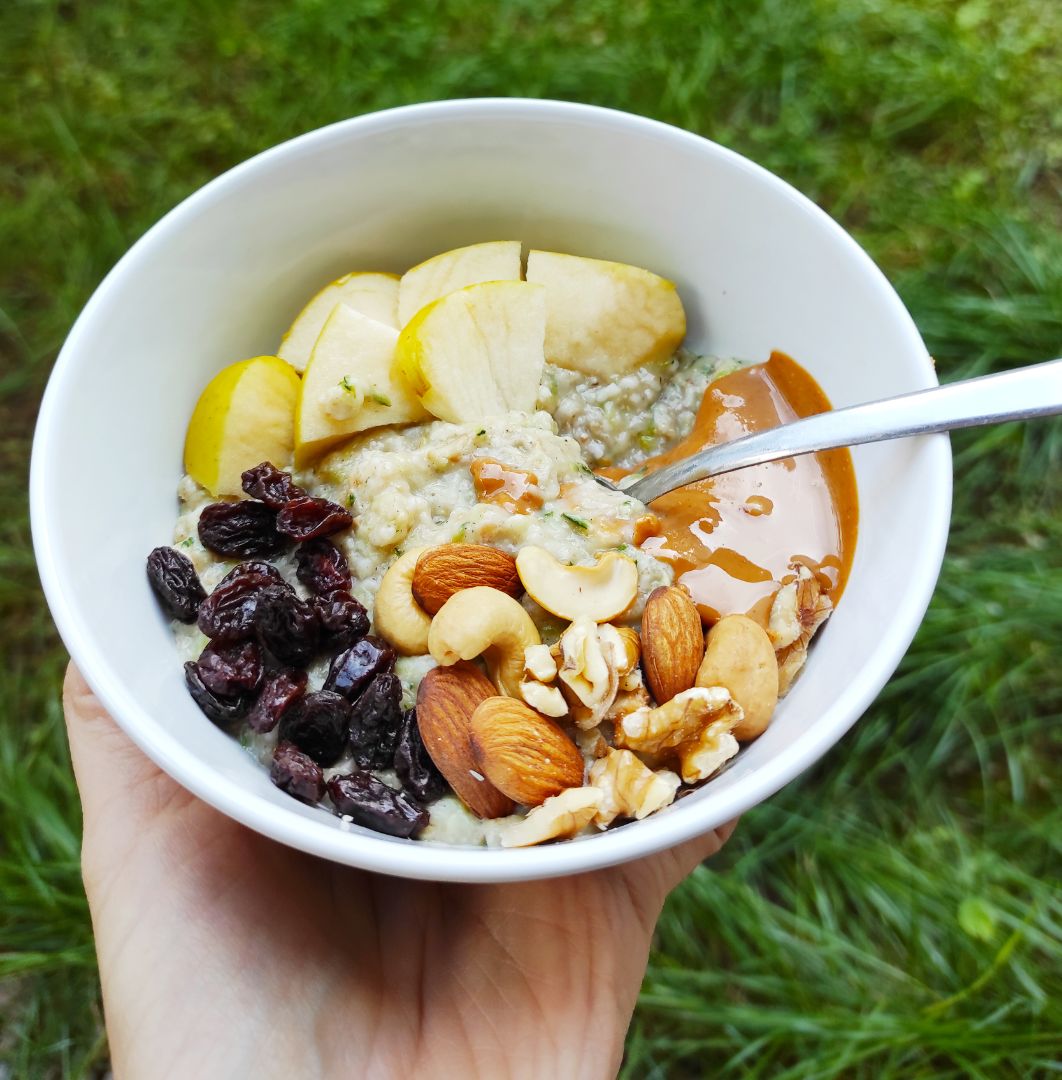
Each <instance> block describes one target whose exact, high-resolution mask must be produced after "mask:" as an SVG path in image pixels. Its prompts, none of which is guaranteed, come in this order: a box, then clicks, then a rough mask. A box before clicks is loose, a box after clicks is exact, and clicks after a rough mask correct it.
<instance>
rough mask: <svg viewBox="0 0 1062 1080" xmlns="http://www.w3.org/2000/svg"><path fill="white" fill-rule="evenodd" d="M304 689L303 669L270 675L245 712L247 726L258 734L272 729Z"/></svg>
mask: <svg viewBox="0 0 1062 1080" xmlns="http://www.w3.org/2000/svg"><path fill="white" fill-rule="evenodd" d="M305 689H306V672H305V671H278V672H276V673H275V674H273V675H270V676H269V677H268V678H267V679H266V680H265V682H264V683H263V684H262V689H261V691H260V692H259V694H258V697H257V698H255V702H254V704H253V705H252V706H251V711H250V712H249V713H248V714H247V726H248V727H249V728H250V729H251V730H252V731H257V732H258V733H259V734H262V733H264V732H267V731H272V730H273V728H275V727H276V726H277V724H278V723H280V718H281V717H282V716H283V715H284V713H285V712H286V711H287V710H288V709H289V708H290V707H291V705H292V703H293V702H294V701H295V700H296V699H297V698H299V697H300V696H301V695H302V693H303V692H304V691H305Z"/></svg>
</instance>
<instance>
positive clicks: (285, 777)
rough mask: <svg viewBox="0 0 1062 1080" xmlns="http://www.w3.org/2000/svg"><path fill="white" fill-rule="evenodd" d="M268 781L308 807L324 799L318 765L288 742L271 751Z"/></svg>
mask: <svg viewBox="0 0 1062 1080" xmlns="http://www.w3.org/2000/svg"><path fill="white" fill-rule="evenodd" d="M269 779H270V780H272V781H273V783H274V784H276V786H277V787H278V788H280V790H281V791H286V792H287V793H288V794H289V795H291V796H293V797H294V798H296V799H298V800H299V801H300V802H304V803H309V804H310V806H313V805H314V803H317V802H320V801H321V799H322V798H323V797H324V793H325V782H324V773H322V772H321V767H320V765H318V764H317V762H316V761H314V760H313V759H312V758H309V757H307V756H306V755H305V754H304V753H302V751H301V750H299V748H298V747H297V746H294V745H292V744H291V743H289V742H282V743H278V744H277V748H276V750H274V751H273V764H272V767H271V768H270V770H269Z"/></svg>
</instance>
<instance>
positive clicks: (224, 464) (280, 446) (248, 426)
mask: <svg viewBox="0 0 1062 1080" xmlns="http://www.w3.org/2000/svg"><path fill="white" fill-rule="evenodd" d="M298 396H299V376H298V375H297V374H296V373H295V369H294V368H293V367H292V366H291V365H290V364H286V363H285V362H284V361H283V360H281V359H279V358H278V357H276V356H256V357H254V358H253V359H251V360H241V361H240V362H239V363H238V364H230V365H229V366H228V367H227V368H224V369H223V370H222V371H220V372H218V374H217V375H215V376H214V378H213V379H211V380H210V382H209V383H207V386H206V389H205V390H204V391H203V392H202V394H200V395H199V401H198V402H197V403H196V406H195V410H194V411H193V413H192V419H191V420H190V421H189V423H188V434H187V435H186V436H185V441H184V467H185V470H186V471H187V472H188V474H189V475H190V476H191V477H192V479H193V480H196V481H197V482H198V483H200V484H202V485H203V487H205V488H206V489H207V491H209V492H210V494H211V495H240V494H242V492H243V488H242V486H241V484H240V474H241V473H242V472H243V471H244V470H245V469H251V468H253V467H254V466H255V465H258V464H259V463H260V462H263V461H271V462H272V463H273V464H274V465H276V466H277V467H278V468H283V467H284V465H285V464H286V463H287V462H288V461H290V460H291V451H292V445H293V437H294V419H295V401H296V399H297V398H298Z"/></svg>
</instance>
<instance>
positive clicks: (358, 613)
mask: <svg viewBox="0 0 1062 1080" xmlns="http://www.w3.org/2000/svg"><path fill="white" fill-rule="evenodd" d="M313 606H314V610H315V611H316V612H317V621H318V626H319V630H320V635H321V637H320V642H321V645H320V647H321V650H322V651H323V652H327V653H336V652H339V650H340V649H345V648H347V646H349V645H353V644H354V642H355V641H358V640H360V639H361V638H363V637H365V635H366V634H367V633H368V632H369V613H368V612H367V611H366V610H365V608H364V607H362V605H361V604H359V603H358V601H357V600H355V599H354V597H353V596H351V595H350V593H344V592H337V593H333V594H332V595H331V596H329V597H324V596H315V597H314V598H313Z"/></svg>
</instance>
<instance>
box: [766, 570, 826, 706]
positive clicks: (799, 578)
mask: <svg viewBox="0 0 1062 1080" xmlns="http://www.w3.org/2000/svg"><path fill="white" fill-rule="evenodd" d="M790 569H791V570H792V571H793V572H794V574H795V575H796V576H795V578H794V579H793V580H792V581H789V582H787V583H786V584H784V585H783V586H782V587H781V588H780V589H779V590H778V592H777V593H775V596H774V600H773V601H772V603H771V614H770V616H769V618H768V622H767V633H768V635H769V636H770V639H771V643H772V644H773V645H774V649H775V656H776V657H777V659H778V693H779V694H780V695H781V694H785V693H786V692H787V691H788V690H789V688H790V687H791V686H792V685H793V680H794V679H795V678H796V677H797V675H798V674H799V673H800V670H801V669H802V668H803V666H804V663H805V662H806V660H807V658H808V644H809V643H810V642H811V639H812V638H813V637H814V636H815V633H816V631H817V630H818V629H819V627H820V626H822V624H823V623H824V622H825V621H826V620H827V619H828V618H829V617H830V614H831V613H832V612H833V601H832V600H831V599H830V598H829V596H827V595H826V594H825V593H824V592H823V591H822V584H821V582H820V581H819V578H818V576H817V575H816V574H814V573H812V571H811V570H810V569H808V567H806V566H804V565H803V564H802V563H791V564H790Z"/></svg>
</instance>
